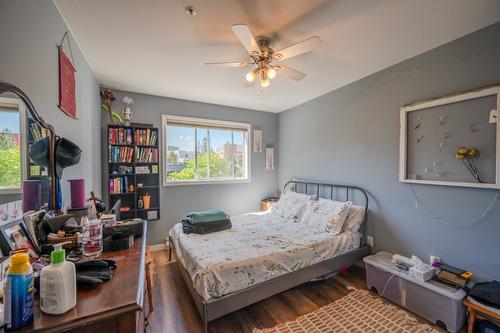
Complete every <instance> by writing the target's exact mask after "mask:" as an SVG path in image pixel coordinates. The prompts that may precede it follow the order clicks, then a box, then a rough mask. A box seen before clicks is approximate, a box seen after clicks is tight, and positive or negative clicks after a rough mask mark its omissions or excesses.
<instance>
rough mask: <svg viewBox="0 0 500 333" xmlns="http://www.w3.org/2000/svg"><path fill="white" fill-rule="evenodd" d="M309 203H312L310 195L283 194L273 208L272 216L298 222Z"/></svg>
mask: <svg viewBox="0 0 500 333" xmlns="http://www.w3.org/2000/svg"><path fill="white" fill-rule="evenodd" d="M309 201H311V196H310V195H306V194H302V193H296V192H291V191H289V192H285V193H283V194H281V198H280V199H279V200H278V202H277V203H276V204H274V205H273V206H272V208H271V214H274V215H277V216H281V217H283V218H285V219H288V220H293V222H298V221H300V218H301V217H302V214H303V212H304V209H305V208H306V206H307V203H308V202H309Z"/></svg>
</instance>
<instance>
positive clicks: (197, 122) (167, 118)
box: [160, 114, 252, 187]
mask: <svg viewBox="0 0 500 333" xmlns="http://www.w3.org/2000/svg"><path fill="white" fill-rule="evenodd" d="M161 120H162V121H161V124H162V134H163V135H162V136H163V140H162V146H161V147H160V149H161V152H162V154H161V156H162V163H161V168H162V176H163V186H167V187H169V186H186V185H188V186H189V185H209V184H210V185H212V184H241V183H250V182H251V175H252V168H251V166H252V154H251V150H250V148H251V147H250V142H251V127H252V125H251V124H248V123H237V122H232V121H224V120H214V119H202V118H193V117H181V116H173V115H166V114H164V115H162V116H161ZM168 123H184V124H186V125H193V126H200V127H203V126H207V127H221V128H224V127H226V128H234V129H240V130H243V131H246V135H245V137H246V142H245V147H244V154H245V157H246V158H245V164H246V165H245V173H246V174H245V176H246V177H245V178H242V179H206V180H200V179H197V180H182V181H173V180H169V179H168V177H167V168H166V165H167V164H166V163H167V149H168V142H167V136H168V135H167V125H168Z"/></svg>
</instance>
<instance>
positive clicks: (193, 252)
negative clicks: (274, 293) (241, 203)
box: [170, 213, 361, 300]
mask: <svg viewBox="0 0 500 333" xmlns="http://www.w3.org/2000/svg"><path fill="white" fill-rule="evenodd" d="M231 222H232V225H233V226H232V228H231V229H229V230H225V231H220V232H215V233H211V234H206V235H197V234H184V233H183V232H182V224H181V223H178V224H176V225H175V226H174V227H173V228H172V229H171V230H170V236H171V238H172V240H173V242H174V246H175V248H176V252H177V256H178V257H179V259H180V260H181V263H182V264H183V266H184V267H185V268H186V270H187V271H188V273H189V275H190V276H191V279H192V281H193V285H194V288H195V289H196V291H197V292H198V294H199V295H200V296H202V297H203V298H204V299H205V300H209V299H211V298H218V297H221V296H224V295H226V294H229V293H231V292H235V291H238V290H242V289H245V288H247V287H249V286H252V285H254V284H257V283H260V282H263V281H267V280H270V279H272V278H275V277H277V276H280V275H283V274H286V273H290V272H293V271H296V270H298V269H301V268H303V267H306V266H308V265H311V264H315V263H317V262H320V261H323V260H325V259H329V258H333V257H335V256H336V255H339V254H343V253H345V252H348V251H349V250H352V249H355V248H358V247H359V244H360V237H361V234H359V233H351V232H343V233H341V234H339V235H336V236H334V235H332V234H331V233H330V232H328V229H327V228H324V229H323V228H314V227H311V226H310V225H307V224H304V223H294V222H293V221H291V220H287V219H284V218H281V217H278V216H276V215H273V214H270V213H252V214H245V215H240V216H233V217H231Z"/></svg>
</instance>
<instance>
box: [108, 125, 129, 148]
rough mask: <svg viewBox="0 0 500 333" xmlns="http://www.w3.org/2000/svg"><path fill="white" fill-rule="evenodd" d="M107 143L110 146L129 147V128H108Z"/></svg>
mask: <svg viewBox="0 0 500 333" xmlns="http://www.w3.org/2000/svg"><path fill="white" fill-rule="evenodd" d="M108 137H109V143H110V144H112V145H131V144H132V143H133V140H132V139H133V138H132V129H131V128H110V129H109V132H108Z"/></svg>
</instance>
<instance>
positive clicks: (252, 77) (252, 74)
mask: <svg viewBox="0 0 500 333" xmlns="http://www.w3.org/2000/svg"><path fill="white" fill-rule="evenodd" d="M258 74H259V69H258V68H256V69H254V70H253V71H251V72H248V73H247V75H246V79H247V81H248V82H253V80H255V78H256V77H257V75H258Z"/></svg>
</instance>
